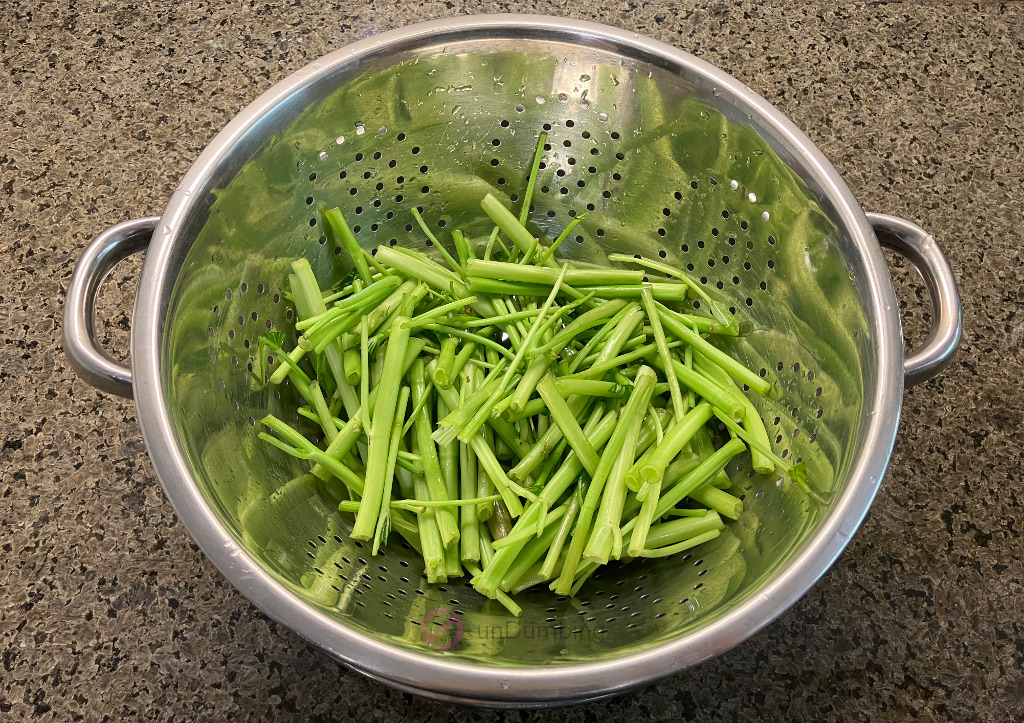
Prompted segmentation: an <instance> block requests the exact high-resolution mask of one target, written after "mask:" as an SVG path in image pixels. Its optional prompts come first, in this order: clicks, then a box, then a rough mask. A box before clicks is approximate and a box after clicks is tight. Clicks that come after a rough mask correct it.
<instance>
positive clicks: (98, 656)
mask: <svg viewBox="0 0 1024 723" xmlns="http://www.w3.org/2000/svg"><path fill="white" fill-rule="evenodd" d="M273 5H278V6H280V7H276V8H273V9H272V7H271V4H269V3H268V4H264V3H255V2H233V3H226V2H216V0H215V1H213V2H166V1H165V0H153V1H152V2H148V3H127V2H116V1H107V0H80V1H79V2H70V1H69V0H57V1H56V2H49V3H37V2H23V1H21V0H8V1H7V2H5V3H4V4H3V6H2V8H0V75H2V81H0V97H2V100H3V104H2V106H3V107H2V108H0V119H2V120H0V128H2V131H0V183H2V186H3V190H2V193H0V259H2V266H3V272H2V273H0V338H2V340H3V347H2V356H0V411H2V413H3V417H2V418H3V420H4V423H3V424H2V425H0V546H2V553H0V719H7V720H10V719H12V718H13V719H15V720H20V719H40V720H60V721H64V720H101V719H102V720H108V719H109V720H123V719H127V718H129V717H131V716H135V715H138V716H139V717H140V718H147V719H148V718H152V719H161V720H164V719H175V720H178V719H180V720H213V719H218V720H233V721H234V720H261V719H274V720H278V719H280V720H328V719H333V718H337V719H346V718H352V719H359V720H410V721H411V720H416V721H428V720H429V721H446V720H459V721H463V720H470V719H477V718H478V719H481V720H566V721H584V720H609V721H611V720H627V719H633V720H665V721H676V720H692V721H718V720H790V721H849V720H868V719H870V720H917V721H931V720H956V721H975V720H977V721H982V720H984V721H1006V720H1010V719H1018V720H1019V718H1017V716H1019V715H1021V712H1022V710H1024V672H1022V670H1024V617H1022V616H1024V613H1022V610H1024V589H1022V580H1024V561H1022V560H1024V542H1022V540H1021V532H1022V528H1024V510H1022V508H1021V500H1022V497H1024V494H1022V493H1021V491H1020V489H1021V488H1020V485H1021V473H1020V463H1021V461H1022V451H1021V444H1020V439H1021V433H1022V431H1024V429H1022V427H1024V412H1022V411H1021V410H1022V408H1024V402H1022V401H1021V392H1022V389H1021V384H1020V378H1021V370H1022V366H1021V363H1022V360H1024V351H1022V344H1024V313H1022V312H1024V309H1022V307H1021V303H1022V300H1024V265H1022V258H1021V256H1022V243H1021V239H1020V234H1021V227H1022V222H1021V215H1022V209H1024V154H1022V150H1021V145H1020V143H1021V140H1020V139H1021V137H1022V135H1024V90H1022V83H1024V6H1022V5H1005V6H1001V5H995V4H992V5H988V4H982V5H980V6H977V5H953V6H949V7H940V6H939V5H938V4H936V5H888V4H885V3H875V4H871V5H862V6H849V7H845V8H843V9H833V8H828V7H825V6H819V5H809V6H797V7H790V6H783V5H771V4H762V3H757V4H740V3H711V4H707V5H691V3H684V4H677V3H673V2H667V1H665V0H661V1H654V2H606V1H605V0H595V2H591V3H585V5H586V9H585V11H583V12H581V8H582V6H581V5H580V4H579V3H576V2H555V3H531V2H522V3H519V2H497V3H489V2H479V3H476V2H465V3H464V2H458V1H455V0H453V1H452V2H443V3H442V2H439V3H433V2H418V1H416V0H413V1H411V2H410V1H408V0H406V1H398V2H394V3H388V2H374V1H373V0H370V2H366V1H365V0H355V1H354V2H346V3H320V2H310V1H307V2H300V0H289V1H288V2H283V3H273ZM509 10H519V11H524V12H547V13H554V14H568V15H574V16H579V17H585V18H587V19H592V20H598V21H602V22H605V23H609V24H613V25H618V26H622V27H625V28H629V29H633V30H636V31H637V32H639V33H644V34H647V35H650V36H653V37H655V38H658V39H660V40H663V41H666V42H668V43H672V44H674V45H677V46H680V47H682V48H684V49H686V50H688V51H690V52H692V53H695V54H696V55H698V56H699V57H701V58H703V59H705V60H707V61H710V62H711V63H714V64H716V65H718V66H720V67H722V68H724V69H726V70H727V71H729V72H731V73H733V74H734V75H736V76H737V77H738V78H739V79H740V80H742V81H744V82H745V83H747V84H749V85H750V86H752V87H753V88H754V89H755V90H757V91H758V92H759V93H761V94H763V95H764V96H765V97H767V98H768V99H769V100H770V101H771V102H773V103H774V104H776V105H777V106H778V107H779V108H780V109H781V110H782V111H783V112H784V113H786V114H787V115H788V116H789V117H790V118H792V119H793V120H794V121H795V122H796V123H797V125H799V126H800V127H802V128H803V129H804V130H805V131H806V132H807V133H808V135H809V136H810V137H811V139H812V140H814V141H815V142H816V143H817V144H818V145H819V146H820V147H821V148H822V149H823V151H824V152H825V154H826V155H827V156H828V157H829V158H831V159H832V161H833V162H834V163H835V164H836V166H837V167H838V168H839V170H840V172H841V173H842V174H843V175H844V176H845V178H846V180H847V181H848V182H849V184H850V186H851V187H852V189H853V191H854V193H855V194H856V195H857V197H858V198H859V199H860V200H861V202H862V205H863V206H864V207H865V208H867V209H871V210H879V211H885V212H889V213H894V214H898V215H901V216H905V217H906V218H909V219H913V220H915V221H918V222H919V223H921V224H923V225H924V226H926V227H927V228H928V229H930V230H931V231H933V232H934V234H935V236H936V237H937V239H938V240H939V242H940V244H941V245H942V246H943V248H944V249H945V251H946V253H947V255H948V256H949V259H950V261H951V262H952V265H953V268H954V270H955V271H956V273H957V276H958V278H959V281H960V284H961V291H962V293H963V297H964V311H965V323H966V331H965V334H964V343H963V348H962V350H961V353H960V355H959V357H958V358H957V359H956V361H955V363H954V364H953V366H952V367H951V368H950V369H949V370H948V372H947V373H946V374H944V375H943V376H942V377H940V378H938V379H936V380H934V381H932V382H929V383H927V384H925V385H924V386H922V387H918V388H915V389H911V390H909V391H908V392H907V394H906V398H905V406H904V414H903V422H902V424H901V428H900V433H899V441H898V444H897V447H896V452H895V455H894V457H893V459H892V464H891V467H890V473H889V476H888V479H887V480H886V481H885V484H884V485H883V486H882V490H881V493H880V494H879V496H878V499H877V501H876V503H875V505H874V507H873V508H872V511H871V513H870V516H869V518H868V520H867V522H866V523H865V525H864V526H863V528H862V529H861V530H860V532H859V533H858V534H857V535H856V537H855V538H854V540H853V541H852V543H851V544H850V546H849V548H848V549H847V551H846V552H845V554H844V555H843V556H842V557H841V559H840V560H839V562H838V563H837V564H836V565H835V567H834V568H833V569H832V570H831V571H830V572H829V573H828V574H827V575H825V577H824V579H823V580H822V581H821V582H820V583H819V584H818V585H817V586H816V587H814V588H813V590H812V591H811V592H810V594H808V595H807V596H806V597H805V598H804V599H803V600H802V601H801V602H800V603H799V604H797V605H796V606H795V607H794V608H793V609H791V610H790V611H789V612H788V613H786V614H785V615H783V616H782V618H781V619H780V620H778V621H777V622H776V623H775V624H773V625H771V626H770V627H769V628H768V629H766V630H765V631H763V632H762V633H761V634H759V635H757V636H755V637H754V638H753V639H752V640H749V641H747V642H746V643H744V644H742V645H740V646H739V647H737V648H735V649H734V650H733V651H732V652H730V653H728V654H726V655H724V656H723V657H721V658H719V659H717V660H715V661H713V662H711V663H708V664H706V665H704V666H702V667H700V668H699V669H697V670H695V671H692V672H691V673H688V674H686V675H681V676H678V677H675V678H673V679H670V680H667V681H665V682H662V683H660V684H658V685H656V686H653V687H651V688H649V689H647V690H644V691H641V692H636V693H632V694H629V695H625V696H623V697H621V698H617V699H614V700H612V701H608V702H604V703H599V704H595V705H589V706H580V707H576V708H572V709H568V710H566V711H560V712H554V713H551V712H534V713H523V714H520V713H497V712H474V711H470V710H467V709H462V708H456V707H451V706H448V705H444V704H440V703H434V702H429V701H424V700H419V699H413V698H411V697H410V696H408V695H404V694H401V693H397V692H395V691H393V690H390V689H388V688H385V687H384V686H382V685H379V684H377V683H374V682H371V681H369V680H366V679H364V678H363V677H361V676H359V675H357V674H354V673H351V672H348V671H346V670H345V669H343V668H341V667H339V666H338V665H335V664H334V663H332V662H330V661H328V660H326V659H325V658H324V657H323V656H321V655H320V654H318V653H317V652H315V651H313V650H311V649H310V648H308V647H307V646H306V645H305V644H304V643H302V642H301V641H300V640H299V639H297V638H296V637H295V636H294V635H292V634H290V633H289V632H288V631H287V630H282V629H280V628H279V627H278V626H277V625H275V624H274V623H272V622H270V621H269V620H268V619H267V618H265V617H264V616H263V615H262V614H260V613H259V612H257V611H256V610H255V609H254V608H253V606H252V605H250V604H249V603H248V602H247V601H246V600H245V599H244V598H242V597H241V596H240V595H239V594H238V593H236V592H235V591H234V590H233V589H232V588H231V587H230V586H229V585H228V584H226V583H225V582H224V581H223V580H222V578H221V576H220V574H219V573H218V572H217V571H216V570H215V569H214V568H213V566H212V565H211V564H210V563H209V562H207V561H206V560H205V559H204V557H203V555H202V554H201V553H200V552H199V550H198V548H197V547H196V546H195V545H194V544H193V542H192V541H191V539H190V538H189V536H188V534H187V533H186V531H185V530H184V528H183V527H182V525H181V524H180V523H179V522H178V521H177V519H176V517H175V515H174V513H173V512H172V510H171V507H170V504H169V503H168V502H167V501H166V500H165V499H164V497H163V494H162V492H161V490H160V486H159V484H158V482H157V481H156V478H155V476H154V473H153V469H152V467H151V465H150V462H149V459H148V457H147V455H146V450H145V445H144V444H143V441H142V438H141V435H140V433H139V427H138V424H137V422H136V418H135V408H134V406H133V405H132V404H131V403H130V402H126V401H123V400H120V399H116V398H113V397H109V396H106V395H104V394H100V393H97V392H95V391H94V390H93V389H91V388H90V387H89V386H88V385H86V384H85V383H83V382H81V381H78V380H76V379H75V376H74V374H73V373H72V372H71V371H70V369H69V368H68V366H67V362H66V360H65V358H64V355H63V352H62V351H61V349H60V314H61V304H62V299H63V294H64V291H65V289H66V288H67V282H68V278H69V276H70V274H71V270H72V267H73V265H74V263H75V261H76V260H77V258H78V256H79V255H80V254H81V252H82V249H83V248H84V247H85V245H86V244H87V243H88V241H89V239H90V237H91V236H92V235H94V234H95V233H97V232H99V231H101V230H102V229H104V228H106V227H107V226H109V225H110V224H113V223H116V222H118V221H121V220H124V219H126V218H130V217H133V216H142V215H148V214H155V213H159V212H160V211H161V209H162V208H163V206H164V204H165V203H166V201H167V199H168V197H169V195H170V193H171V191H172V190H173V188H174V187H175V184H176V182H177V180H178V179H179V178H180V177H181V176H182V175H183V174H184V172H185V170H186V169H187V168H188V166H189V164H190V163H191V162H192V161H193V160H194V159H195V158H196V156H197V155H198V154H199V152H200V151H201V150H202V148H203V146H204V145H205V144H206V143H207V142H208V141H209V140H210V138H212V136H213V135H214V134H215V133H216V131H218V130H219V129H220V128H221V127H222V126H223V125H224V124H225V123H226V122H227V121H228V120H229V119H230V118H231V117H232V116H233V115H234V114H235V113H237V112H238V111H239V110H240V109H241V108H242V107H244V106H245V105H246V104H247V103H248V102H249V101H251V100H252V99H254V98H255V97H256V96H257V95H258V94H259V93H260V92H262V91H263V90H265V89H266V88H268V87H269V86H270V85H271V84H273V83H274V82H276V81H278V80H280V79H281V78H283V77H285V76H286V75H287V74H288V73H290V72H292V71H293V70H296V69H298V68H299V67H301V66H303V65H305V64H306V63H307V62H309V61H311V60H312V59H314V58H316V57H317V56H320V55H322V54H324V53H327V52H329V51H331V50H334V49H336V48H339V47H341V46H343V45H345V44H346V43H348V42H349V41H352V40H355V39H357V38H361V37H364V36H367V35H370V34H372V33H376V32H380V31H383V30H386V29H390V28H394V27H397V26H400V25H403V24H406V23H408V22H412V21H416V20H421V19H424V18H427V17H438V16H444V15H452V14H456V13H463V12H496V11H509ZM901 269H902V265H901V266H900V268H898V269H897V271H896V274H897V276H898V284H897V285H898V289H899V293H900V298H901V299H903V300H905V302H906V308H905V310H904V313H905V319H906V329H907V336H908V340H909V341H910V342H913V341H914V340H915V339H916V340H920V339H921V338H922V336H923V333H924V328H925V324H924V317H925V314H924V312H925V304H924V301H925V300H926V297H924V296H922V294H923V290H922V289H921V288H919V287H917V286H915V285H914V284H913V283H912V281H911V278H910V275H909V274H908V273H907V272H906V271H905V270H901ZM137 271H138V266H137V265H136V266H134V267H132V266H131V265H128V266H127V267H126V268H123V269H119V270H118V272H117V274H116V275H115V278H116V280H117V281H118V282H119V284H118V285H108V287H107V291H106V292H105V294H104V297H103V299H102V304H101V309H100V315H101V317H102V318H103V319H104V323H103V325H102V334H103V336H104V338H105V339H106V340H107V341H108V342H109V343H110V344H111V345H113V346H114V347H115V348H120V349H126V348H127V340H128V331H127V330H128V328H129V323H130V303H131V299H132V293H133V286H132V282H131V279H132V277H133V275H134V274H135V273H137ZM901 305H902V302H901Z"/></svg>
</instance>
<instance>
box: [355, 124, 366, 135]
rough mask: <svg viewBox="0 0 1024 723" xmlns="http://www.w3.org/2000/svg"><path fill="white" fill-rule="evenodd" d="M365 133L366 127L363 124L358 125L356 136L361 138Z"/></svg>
mask: <svg viewBox="0 0 1024 723" xmlns="http://www.w3.org/2000/svg"><path fill="white" fill-rule="evenodd" d="M364 133H366V126H364V125H363V124H362V123H356V135H357V136H361V135H363V134H364Z"/></svg>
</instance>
